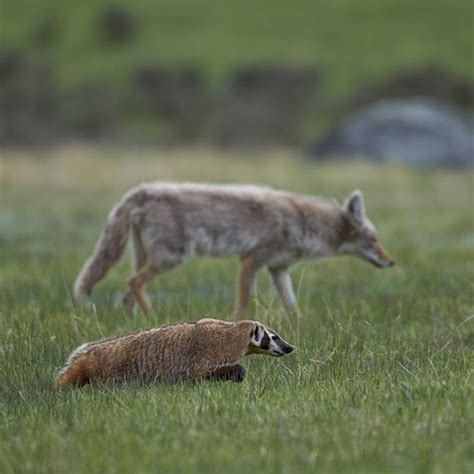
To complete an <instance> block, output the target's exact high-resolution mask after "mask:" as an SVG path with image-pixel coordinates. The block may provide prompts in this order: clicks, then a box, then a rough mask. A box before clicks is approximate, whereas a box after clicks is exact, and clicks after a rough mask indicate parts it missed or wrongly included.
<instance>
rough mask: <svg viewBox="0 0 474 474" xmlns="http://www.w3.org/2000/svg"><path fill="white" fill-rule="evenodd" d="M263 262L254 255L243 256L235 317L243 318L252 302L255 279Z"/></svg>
mask: <svg viewBox="0 0 474 474" xmlns="http://www.w3.org/2000/svg"><path fill="white" fill-rule="evenodd" d="M260 268H261V264H260V263H259V262H258V261H257V259H256V258H255V256H254V255H248V256H246V257H241V259H240V277H239V285H238V288H237V294H236V298H235V307H234V319H243V316H244V314H245V312H246V310H247V308H248V306H249V304H250V300H251V298H252V292H253V289H254V287H255V280H256V278H257V274H258V271H259V270H260Z"/></svg>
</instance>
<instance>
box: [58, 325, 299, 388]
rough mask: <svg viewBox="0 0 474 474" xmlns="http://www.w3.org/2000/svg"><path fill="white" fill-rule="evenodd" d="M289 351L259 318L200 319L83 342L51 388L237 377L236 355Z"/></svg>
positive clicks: (236, 379) (239, 376) (240, 376)
mask: <svg viewBox="0 0 474 474" xmlns="http://www.w3.org/2000/svg"><path fill="white" fill-rule="evenodd" d="M292 351H293V347H292V346H291V345H290V344H289V343H288V342H286V341H285V340H284V339H283V338H282V337H280V336H279V335H278V334H277V333H276V332H275V331H273V330H271V329H269V328H268V327H266V326H264V325H263V324H261V323H259V322H256V321H246V320H244V321H238V322H227V321H221V320H218V319H210V318H206V319H201V320H199V321H197V322H191V323H180V324H174V325H169V326H162V327H159V328H154V329H148V330H145V331H141V332H138V333H135V334H128V335H125V336H117V337H111V338H106V339H101V340H99V341H96V342H88V343H86V344H83V345H81V346H80V347H78V348H77V349H76V350H75V351H74V352H73V353H72V354H71V355H70V356H69V359H68V360H67V363H66V366H65V367H64V369H63V370H62V371H61V372H60V374H59V376H58V378H57V380H56V387H57V388H61V387H65V386H73V387H80V386H83V385H87V384H97V383H104V382H107V381H112V382H119V383H123V382H128V381H138V382H144V383H151V382H154V381H157V380H168V381H177V380H182V381H197V380H203V379H209V380H230V381H233V382H241V381H242V380H243V379H244V378H245V369H244V367H242V366H241V365H240V364H239V363H238V362H239V359H240V358H241V357H243V356H246V355H249V354H263V355H268V356H273V357H282V356H283V355H285V354H289V353H290V352H292Z"/></svg>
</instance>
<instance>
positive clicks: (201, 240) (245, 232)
mask: <svg viewBox="0 0 474 474" xmlns="http://www.w3.org/2000/svg"><path fill="white" fill-rule="evenodd" d="M129 237H130V240H131V244H132V250H133V254H134V262H135V270H136V273H135V275H134V276H133V277H132V278H131V279H130V280H129V282H128V285H129V289H128V292H127V293H126V294H125V296H124V299H123V303H124V306H125V309H126V310H127V311H130V310H132V309H133V306H134V304H135V303H138V305H139V306H140V308H141V309H142V310H143V311H147V310H148V309H149V308H150V302H149V300H148V297H147V295H146V293H145V287H146V285H147V283H149V282H150V281H151V280H152V279H153V278H154V277H155V276H157V275H159V274H160V273H164V272H167V271H169V270H171V269H173V268H174V267H176V266H178V265H180V264H181V263H183V262H184V261H185V260H186V259H187V258H189V257H191V256H193V255H211V256H229V255H238V256H240V261H241V269H240V278H239V285H238V293H237V298H236V305H235V315H236V316H237V317H240V316H242V315H243V313H244V312H245V310H246V308H247V307H248V305H249V302H250V299H251V295H252V290H253V287H254V285H255V280H256V276H257V274H258V272H259V270H260V269H261V268H263V267H264V268H267V269H268V271H269V272H270V274H271V277H272V279H273V283H274V285H275V288H276V289H277V292H278V294H279V295H280V297H281V300H282V303H283V306H284V307H285V309H286V311H287V312H288V313H289V314H293V313H295V312H296V310H297V305H296V297H295V294H294V291H293V286H292V283H291V279H290V275H289V273H288V269H289V268H290V267H291V265H293V264H294V263H296V262H297V261H299V260H301V259H305V258H312V259H317V258H323V257H328V256H336V255H344V254H352V255H356V256H359V257H362V258H363V259H365V260H368V261H369V262H371V263H373V264H374V265H376V266H377V267H381V268H384V267H389V266H391V265H393V260H392V259H391V257H390V256H389V255H388V254H387V252H386V251H385V250H384V249H383V247H382V246H381V245H380V244H379V243H378V241H377V237H376V233H375V228H374V226H373V224H372V223H371V222H370V220H369V219H368V218H367V215H366V213H365V207H364V199H363V196H362V193H361V192H360V191H354V192H353V193H352V194H351V195H350V196H349V197H348V198H347V199H346V201H345V202H344V204H343V205H342V206H341V205H339V204H337V203H335V202H331V201H326V200H323V199H321V198H317V197H314V196H307V195H298V194H294V193H290V192H285V191H277V190H274V189H271V188H266V187H258V186H223V185H222V186H219V185H204V184H185V183H183V184H174V183H150V184H143V185H140V186H138V187H136V188H134V189H132V190H131V191H129V192H128V193H127V194H126V195H125V196H124V197H123V198H122V200H121V201H120V202H119V203H118V204H117V205H116V206H115V207H114V209H112V211H111V213H110V215H109V220H108V223H107V225H106V227H105V229H104V231H103V233H102V236H101V238H100V239H99V242H98V243H97V247H96V250H95V253H94V255H93V256H92V257H91V258H89V260H87V262H86V263H85V265H84V267H83V269H82V271H81V273H80V274H79V276H78V278H77V280H76V283H75V287H74V293H75V295H76V297H80V296H83V295H87V294H89V293H90V291H91V290H92V287H93V286H94V284H95V283H96V282H97V281H99V280H100V279H101V278H103V277H104V275H105V274H106V272H107V270H108V269H109V268H110V267H111V266H112V265H113V264H114V263H115V262H116V261H117V260H118V259H119V257H120V255H121V254H122V253H123V251H124V249H125V246H126V244H127V241H128V240H129Z"/></svg>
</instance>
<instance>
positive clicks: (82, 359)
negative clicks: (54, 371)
mask: <svg viewBox="0 0 474 474" xmlns="http://www.w3.org/2000/svg"><path fill="white" fill-rule="evenodd" d="M86 349H87V344H84V345H82V346H81V347H79V348H78V349H76V350H75V351H74V352H73V353H72V354H71V356H70V357H69V359H68V361H67V363H66V367H64V369H63V370H62V371H61V372H60V374H59V375H58V378H57V379H56V382H55V387H56V388H57V389H61V388H63V387H66V386H72V387H82V386H83V385H87V384H88V383H90V382H91V377H90V370H89V360H88V359H89V357H88V354H87V352H86Z"/></svg>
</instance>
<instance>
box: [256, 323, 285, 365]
mask: <svg viewBox="0 0 474 474" xmlns="http://www.w3.org/2000/svg"><path fill="white" fill-rule="evenodd" d="M292 351H293V347H292V346H291V345H290V344H288V343H287V342H286V341H285V340H284V339H283V338H282V337H281V336H279V335H278V334H277V333H276V332H275V331H273V330H271V329H269V328H267V327H265V326H264V325H263V324H260V323H255V326H254V327H253V328H252V331H251V333H250V342H249V346H248V350H247V354H264V355H268V356H273V357H282V356H284V355H285V354H289V353H290V352H292Z"/></svg>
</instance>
